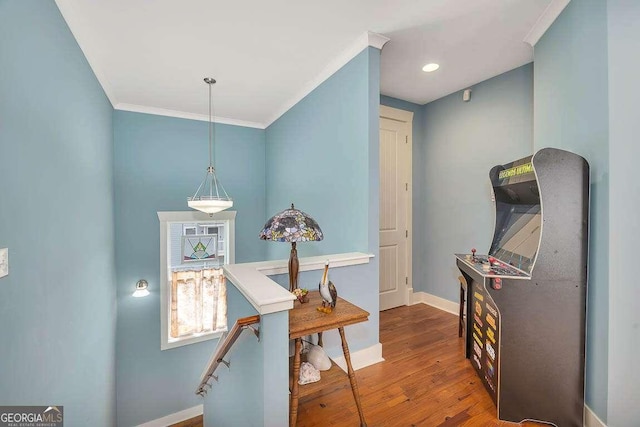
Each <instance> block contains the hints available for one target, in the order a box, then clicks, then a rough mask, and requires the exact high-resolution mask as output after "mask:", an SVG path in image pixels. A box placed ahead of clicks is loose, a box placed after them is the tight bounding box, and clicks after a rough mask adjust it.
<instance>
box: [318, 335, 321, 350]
mask: <svg viewBox="0 0 640 427" xmlns="http://www.w3.org/2000/svg"><path fill="white" fill-rule="evenodd" d="M318 345H319V346H320V347H322V332H318Z"/></svg>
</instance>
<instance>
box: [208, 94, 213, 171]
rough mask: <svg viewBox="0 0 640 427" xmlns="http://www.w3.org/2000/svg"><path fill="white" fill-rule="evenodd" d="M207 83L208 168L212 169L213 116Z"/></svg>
mask: <svg viewBox="0 0 640 427" xmlns="http://www.w3.org/2000/svg"><path fill="white" fill-rule="evenodd" d="M212 85H213V83H209V166H210V167H213V116H212V112H211V86H212Z"/></svg>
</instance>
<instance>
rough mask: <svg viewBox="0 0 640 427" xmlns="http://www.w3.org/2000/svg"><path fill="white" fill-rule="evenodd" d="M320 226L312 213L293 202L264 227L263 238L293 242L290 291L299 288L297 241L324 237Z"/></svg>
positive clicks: (315, 239)
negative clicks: (300, 208) (298, 207)
mask: <svg viewBox="0 0 640 427" xmlns="http://www.w3.org/2000/svg"><path fill="white" fill-rule="evenodd" d="M323 237H324V236H323V234H322V230H321V229H320V226H319V225H318V223H317V222H316V220H315V219H313V218H312V217H311V216H310V215H308V214H306V213H304V212H302V211H301V210H298V209H296V208H295V207H294V206H293V203H292V204H291V209H285V210H284V211H282V212H280V213H278V214H276V215H274V216H273V217H271V219H269V221H267V223H266V224H265V225H264V227H262V231H261V232H260V239H261V240H271V241H274V242H287V243H291V255H290V256H289V291H291V292H293V290H294V289H298V270H299V266H300V264H299V262H298V250H297V249H296V243H297V242H313V241H320V240H322V239H323Z"/></svg>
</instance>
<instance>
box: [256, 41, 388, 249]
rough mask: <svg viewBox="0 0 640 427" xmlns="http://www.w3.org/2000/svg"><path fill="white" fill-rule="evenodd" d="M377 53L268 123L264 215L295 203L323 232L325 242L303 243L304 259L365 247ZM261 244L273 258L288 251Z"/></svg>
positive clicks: (357, 60) (366, 55) (341, 72)
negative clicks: (372, 59) (372, 81)
mask: <svg viewBox="0 0 640 427" xmlns="http://www.w3.org/2000/svg"><path fill="white" fill-rule="evenodd" d="M372 49H373V48H372ZM373 50H375V49H373ZM378 52H379V51H378ZM373 54H374V53H373V52H372V53H370V51H369V49H365V50H364V51H363V52H361V53H360V54H359V55H358V56H356V57H355V58H354V59H352V60H351V61H350V62H349V63H348V64H346V65H345V66H344V67H343V68H341V69H340V70H338V71H337V72H336V73H335V74H334V75H333V76H331V77H330V78H329V79H327V80H326V81H325V82H324V83H322V84H321V85H320V86H319V87H318V88H316V89H315V90H314V91H313V92H311V93H310V94H309V95H307V96H306V97H305V98H304V99H303V100H301V101H300V102H299V103H297V104H296V105H295V106H293V107H292V108H291V109H290V110H289V111H287V112H286V113H285V114H284V115H283V116H282V117H280V118H279V119H278V120H277V121H275V122H274V123H273V124H271V126H269V127H268V128H267V131H266V138H267V165H268V167H267V214H268V215H269V216H271V215H273V214H275V213H277V212H279V211H281V210H283V209H286V208H288V207H289V206H290V205H291V203H292V202H293V203H295V205H296V207H297V208H299V209H301V210H303V211H304V212H306V213H308V214H309V215H311V216H312V217H314V218H315V219H316V220H317V221H318V223H319V224H320V227H321V228H322V231H323V232H324V235H325V238H324V240H323V241H322V242H320V243H301V244H299V245H298V255H299V256H310V255H318V254H322V253H340V252H353V251H361V252H366V251H367V250H368V249H367V248H368V235H367V226H366V225H367V219H368V189H369V179H368V170H369V163H368V161H369V157H368V153H369V128H368V126H369V112H368V108H369V94H368V90H369V63H368V61H369V56H370V55H373ZM378 55H379V53H378ZM376 105H377V101H376ZM264 245H265V246H267V247H268V252H269V257H270V258H272V259H278V258H288V256H289V250H290V248H287V246H288V245H283V244H277V243H267V242H265V243H264Z"/></svg>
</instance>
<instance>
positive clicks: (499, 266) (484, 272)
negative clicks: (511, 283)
mask: <svg viewBox="0 0 640 427" xmlns="http://www.w3.org/2000/svg"><path fill="white" fill-rule="evenodd" d="M456 258H458V259H459V260H460V261H462V262H464V263H465V264H467V265H468V266H469V267H471V268H473V269H474V270H475V271H477V272H478V273H479V274H480V275H481V276H483V277H488V278H505V279H530V278H531V276H529V275H528V274H527V273H524V272H522V271H520V270H518V269H517V268H515V267H514V266H512V265H509V264H507V263H505V262H502V261H500V260H499V259H497V258H494V257H492V256H488V255H476V251H475V249H472V250H471V253H470V254H456Z"/></svg>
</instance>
